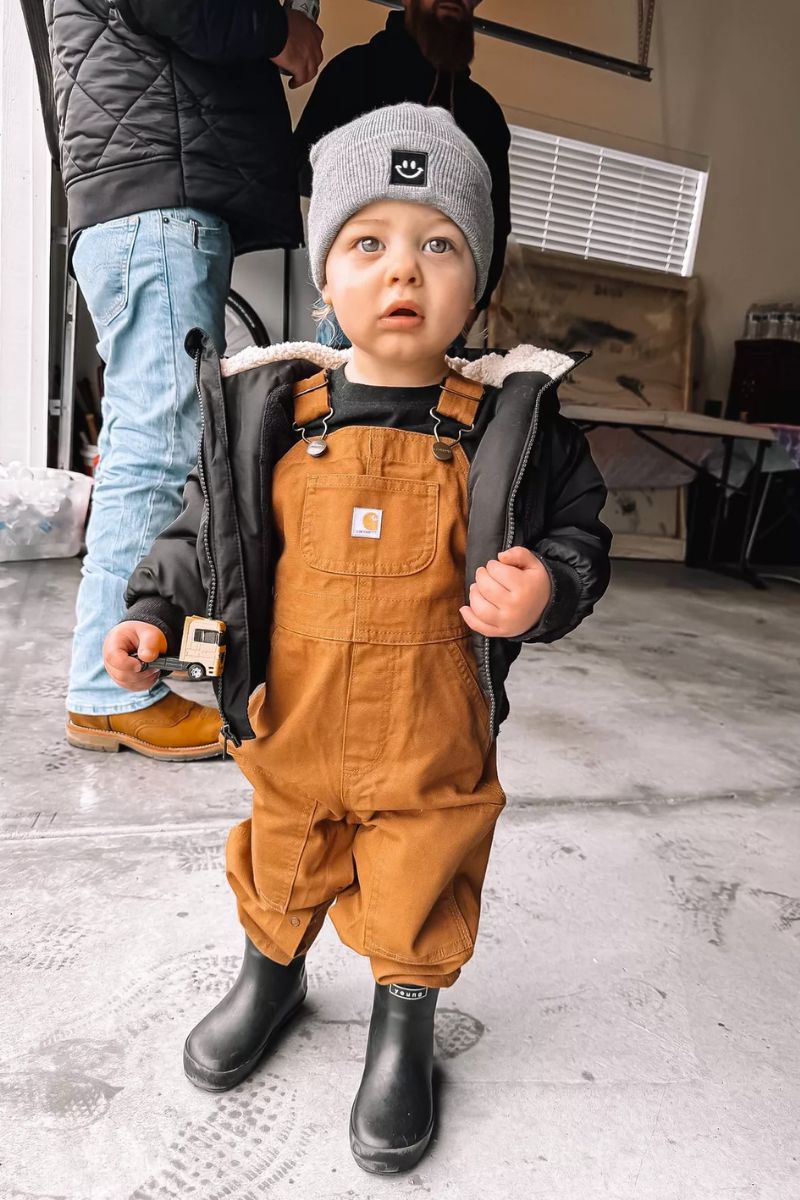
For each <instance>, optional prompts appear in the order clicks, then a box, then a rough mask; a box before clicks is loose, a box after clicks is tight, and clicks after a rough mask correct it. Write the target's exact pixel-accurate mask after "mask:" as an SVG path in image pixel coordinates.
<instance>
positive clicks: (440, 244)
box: [425, 237, 453, 254]
mask: <svg viewBox="0 0 800 1200" xmlns="http://www.w3.org/2000/svg"><path fill="white" fill-rule="evenodd" d="M425 245H426V246H430V248H431V250H433V253H434V254H444V252H445V251H446V250H452V248H453V243H452V242H451V241H450V239H449V238H441V237H440V238H429V239H428V241H427V242H426V243H425Z"/></svg>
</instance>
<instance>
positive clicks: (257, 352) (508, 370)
mask: <svg viewBox="0 0 800 1200" xmlns="http://www.w3.org/2000/svg"><path fill="white" fill-rule="evenodd" d="M352 353H353V352H352V350H334V349H332V348H331V347H330V346H322V345H320V344H319V343H318V342H279V343H278V344H277V345H275V346H248V347H247V348H246V349H245V350H241V351H240V352H239V353H238V354H234V355H232V357H230V358H223V359H221V360H220V369H221V372H222V375H223V377H229V376H231V375H240V374H241V373H242V372H243V371H250V370H252V368H253V367H261V366H264V365H266V364H267V363H275V362H283V361H286V360H288V359H303V360H304V361H306V362H310V363H314V364H315V365H316V366H318V367H319V368H320V369H321V370H322V369H327V370H330V371H333V370H335V369H336V368H337V367H340V366H342V365H343V364H344V363H346V362H349V361H350V358H351V357H352ZM583 357H584V356H583V355H577V356H576V357H574V358H573V357H572V356H571V355H569V354H562V353H561V352H560V351H559V350H545V349H543V348H542V347H540V346H530V345H527V344H525V343H521V344H520V345H519V346H515V347H514V349H513V350H509V351H508V353H507V354H496V353H488V354H484V355H482V356H481V357H480V358H477V359H474V360H471V359H466V358H447V357H445V361H446V363H447V366H448V368H449V369H450V370H451V371H457V372H458V374H459V375H463V376H464V377H465V378H466V379H474V380H476V381H477V382H478V383H483V384H488V385H490V386H491V387H500V386H501V385H502V384H503V382H504V380H505V379H506V378H507V377H508V376H509V375H516V374H519V373H530V372H537V373H541V374H543V375H548V376H549V377H550V378H551V379H554V380H555V379H560V378H561V377H562V376H563V375H566V374H568V373H569V372H570V371H571V370H573V368H574V367H575V365H576V359H577V360H578V361H580V360H581V359H582V358H583Z"/></svg>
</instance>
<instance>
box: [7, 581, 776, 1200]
mask: <svg viewBox="0 0 800 1200" xmlns="http://www.w3.org/2000/svg"><path fill="white" fill-rule="evenodd" d="M78 566H79V564H78V562H77V560H70V561H66V562H50V563H31V564H11V565H9V566H8V567H5V568H3V567H0V608H1V609H2V616H3V620H2V622H1V623H0V647H1V648H2V654H1V655H0V705H2V729H3V731H4V737H3V742H2V749H1V750H0V756H1V757H2V802H1V803H0V810H1V811H0V823H1V825H2V830H3V836H2V840H1V841H0V855H2V859H0V904H1V905H2V910H1V911H2V915H1V916H0V921H2V934H0V966H2V979H3V993H4V996H3V1006H2V1011H1V1012H0V1059H2V1061H0V1076H1V1077H2V1079H1V1081H0V1122H2V1125H1V1127H2V1130H3V1137H2V1142H3V1147H2V1154H1V1155H0V1196H2V1197H3V1198H5V1200H156V1198H158V1200H161V1198H172V1197H175V1198H180V1200H185V1198H196V1200H222V1198H223V1197H224V1198H229V1200H262V1198H263V1197H269V1198H270V1200H288V1198H289V1197H300V1198H302V1200H344V1198H350V1197H355V1198H361V1200H383V1197H390V1196H391V1197H393V1198H396V1200H410V1198H412V1197H414V1198H416V1197H425V1196H428V1197H433V1198H435V1200H441V1198H448V1200H478V1198H480V1200H489V1198H491V1197H504V1198H506V1197H511V1198H512V1200H517V1198H521V1197H525V1198H526V1200H527V1198H528V1197H547V1198H548V1200H562V1198H564V1200H566V1198H569V1200H594V1198H595V1197H613V1198H614V1200H628V1198H629V1197H637V1198H652V1200H705V1198H708V1200H745V1198H747V1200H750V1198H752V1197H761V1198H764V1200H779V1198H780V1200H793V1198H795V1197H800V1168H799V1167H798V1155H800V1149H798V1141H797V1127H798V1118H800V1082H799V1081H800V1043H799V1042H798V1014H799V1013H800V1007H799V1006H798V1001H797V997H798V988H799V986H800V958H799V956H798V951H799V949H800V947H799V946H798V939H799V938H800V878H798V871H799V870H800V868H799V867H798V862H800V797H799V796H798V776H799V772H798V763H797V716H798V710H799V709H800V689H799V688H798V677H799V674H800V672H799V671H798V639H797V615H798V606H799V605H800V593H798V592H797V590H796V589H794V590H792V589H791V588H789V587H787V586H783V585H776V586H775V588H774V589H773V590H771V591H770V592H768V593H757V592H754V591H753V590H751V589H750V588H749V587H747V586H746V585H743V584H740V583H736V582H733V581H729V580H724V579H721V578H717V577H712V576H710V575H707V574H703V573H697V574H696V573H692V572H688V571H686V570H685V569H684V568H682V567H680V566H666V565H659V566H653V565H646V564H617V567H616V573H615V581H614V584H613V586H612V590H611V592H610V593H609V595H608V596H607V598H606V599H605V600H604V601H603V603H602V604H601V606H600V608H599V610H598V613H597V614H596V615H595V616H594V617H593V618H591V619H590V621H589V622H588V623H587V624H586V625H585V626H584V628H583V629H582V630H580V631H579V632H578V633H576V634H574V635H573V636H572V637H570V638H568V639H566V640H565V641H564V642H561V643H558V644H556V645H554V646H552V647H542V648H536V649H534V648H526V649H525V650H524V651H523V658H522V660H521V661H520V663H518V664H517V668H516V670H515V672H514V675H513V684H512V688H511V691H512V702H513V716H512V718H511V720H510V721H509V722H508V724H507V726H506V728H505V730H504V732H503V734H502V737H501V742H500V747H501V775H502V778H503V781H504V784H505V786H506V788H507V791H508V795H509V806H508V809H507V811H506V813H505V814H504V816H503V818H502V820H501V824H500V826H499V828H498V834H497V839H496V842H495V850H494V854H493V857H492V861H491V864H490V869H489V874H488V877H487V885H486V892H485V901H486V902H485V908H484V915H483V921H482V926H481V935H480V938H479V943H478V948H477V951H476V954H475V957H474V959H473V961H472V962H471V963H470V964H468V966H467V967H466V969H465V971H464V974H463V976H462V978H461V980H460V981H459V983H458V984H457V985H456V987H455V988H454V989H452V991H450V992H447V993H445V994H444V995H443V996H442V998H441V1002H440V1011H439V1015H438V1025H437V1044H438V1064H439V1065H438V1073H437V1087H438V1090H439V1103H440V1120H439V1127H438V1133H437V1136H436V1139H435V1141H434V1143H433V1144H432V1148H431V1151H430V1153H429V1155H428V1156H427V1157H426V1158H425V1159H424V1160H423V1162H422V1163H421V1164H420V1166H419V1168H418V1169H417V1170H416V1171H415V1172H413V1173H412V1174H411V1175H410V1176H405V1177H400V1178H395V1179H394V1180H381V1179H373V1178H371V1177H369V1176H367V1175H364V1174H363V1173H362V1172H361V1171H360V1170H359V1169H358V1168H357V1167H356V1166H355V1164H354V1163H353V1161H352V1159H351V1158H350V1153H349V1148H348V1144H347V1118H348V1112H349V1107H350V1103H351V1099H352V1096H353V1094H354V1093H355V1090H356V1088H357V1086H358V1081H359V1078H360V1072H361V1063H362V1055H363V1050H364V1044H365V1037H366V1030H367V1023H368V1019H369V1009H370V1001H371V993H372V985H371V979H370V975H369V969H368V966H367V964H366V963H365V962H364V961H363V960H361V959H359V958H358V957H356V956H355V955H353V954H352V953H351V952H349V951H346V950H345V949H343V948H342V947H341V946H340V945H339V944H338V942H337V940H336V938H335V935H334V933H333V930H332V928H331V926H330V925H327V926H326V928H325V930H324V932H323V935H322V937H321V939H320V941H319V942H318V943H317V945H316V947H315V949H314V951H313V952H312V955H311V958H310V974H311V992H310V1002H309V1005H308V1009H307V1013H306V1015H305V1017H303V1018H302V1019H301V1020H300V1021H298V1023H296V1024H295V1025H294V1026H293V1027H292V1028H291V1030H290V1031H289V1032H288V1033H287V1035H286V1036H285V1037H284V1038H283V1040H282V1041H281V1043H280V1045H279V1048H278V1049H277V1051H276V1053H275V1054H274V1056H273V1057H272V1058H271V1059H270V1060H269V1061H268V1062H267V1063H265V1064H264V1066H263V1067H262V1068H261V1069H260V1070H259V1071H257V1072H256V1074H255V1076H254V1077H253V1078H251V1080H249V1081H248V1082H247V1083H245V1084H243V1085H242V1086H241V1087H240V1088H238V1089H237V1090H235V1091H234V1092H231V1093H229V1094H227V1095H224V1096H216V1097H215V1096H213V1095H209V1094H207V1093H203V1092H199V1091H197V1090H195V1089H194V1088H193V1087H192V1086H191V1085H190V1084H189V1083H188V1082H187V1081H186V1080H185V1078H184V1077H183V1074H182V1070H181V1046H182V1043H183V1039H184V1037H185V1034H186V1032H187V1031H188V1029H189V1028H190V1027H191V1025H192V1024H193V1023H194V1022H195V1021H196V1020H197V1019H199V1017H200V1016H202V1015H203V1014H204V1013H205V1012H206V1011H207V1010H208V1009H209V1008H210V1007H211V1005H212V1004H213V1003H215V1001H216V999H217V998H218V997H219V996H220V995H221V994H222V993H223V992H224V991H225V989H226V987H227V986H228V984H229V983H230V982H231V981H232V980H233V978H234V976H235V974H236V971H237V969H238V964H239V958H240V949H241V934H240V931H239V927H238V925H237V923H236V918H235V914H234V910H233V904H232V898H231V895H230V894H229V891H228V888H227V884H226V882H225V878H224V874H223V868H222V861H223V860H222V848H223V842H224V837H225V833H226V831H227V829H228V827H229V826H230V825H231V824H233V823H234V822H235V821H238V820H240V819H241V818H242V816H243V815H246V810H247V805H248V796H247V792H246V788H245V787H244V786H243V783H242V781H241V780H240V777H239V775H238V773H237V770H236V768H235V766H233V765H232V764H231V763H223V762H221V761H213V762H205V763H196V764H186V765H177V764H158V763H153V762H149V761H147V760H145V759H143V758H140V757H139V756H137V755H135V754H131V753H121V754H118V755H101V754H90V753H87V752H85V751H79V750H73V749H70V748H69V747H68V746H67V745H66V743H65V742H64V740H63V712H62V707H63V698H62V697H63V688H64V677H65V674H66V670H67V663H68V658H69V647H70V631H71V624H72V606H73V601H74V595H75V589H76V585H77V581H78ZM192 694H195V695H197V694H198V692H197V691H194V692H193V693H192ZM200 694H204V693H203V692H202V691H201V693H200Z"/></svg>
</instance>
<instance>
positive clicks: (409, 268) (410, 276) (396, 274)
mask: <svg viewBox="0 0 800 1200" xmlns="http://www.w3.org/2000/svg"><path fill="white" fill-rule="evenodd" d="M418 281H419V263H418V262H417V261H416V258H415V257H414V256H413V255H411V254H402V253H401V254H397V255H395V256H394V257H393V258H392V260H391V261H390V262H387V264H386V282H387V284H390V285H391V284H397V283H417V282H418Z"/></svg>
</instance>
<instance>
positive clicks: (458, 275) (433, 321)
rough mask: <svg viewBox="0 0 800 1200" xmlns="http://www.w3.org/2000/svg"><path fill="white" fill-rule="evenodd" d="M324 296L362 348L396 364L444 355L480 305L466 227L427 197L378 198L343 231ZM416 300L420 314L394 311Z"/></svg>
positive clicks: (333, 249)
mask: <svg viewBox="0 0 800 1200" xmlns="http://www.w3.org/2000/svg"><path fill="white" fill-rule="evenodd" d="M325 276H326V282H325V287H324V289H323V296H324V298H325V300H326V302H327V303H329V304H332V305H333V308H334V311H335V313H336V317H337V319H338V321H339V324H340V325H341V327H342V329H343V330H344V332H345V333H346V334H347V336H348V337H349V339H350V341H351V342H352V343H353V346H354V347H355V348H356V349H359V350H363V351H365V352H367V353H368V354H370V356H372V357H373V358H379V359H384V360H386V361H390V360H394V361H395V362H396V363H397V364H398V365H399V364H402V363H408V362H412V361H415V360H418V359H421V358H434V357H436V356H437V355H440V354H443V353H444V351H445V350H446V349H447V347H448V346H449V345H450V343H451V342H452V341H453V338H455V337H456V336H457V335H458V334H459V333H460V332H461V330H462V329H463V327H464V323H465V321H466V318H467V315H468V314H469V312H470V310H471V309H472V307H473V305H474V294H475V263H474V261H473V258H472V254H471V252H470V249H469V246H468V245H467V242H466V240H465V238H464V235H463V234H462V232H461V230H460V229H459V228H458V226H457V225H455V224H454V223H453V222H452V221H451V220H450V218H449V217H446V216H445V215H444V214H443V213H441V212H439V210H438V208H432V207H431V206H430V205H428V204H412V203H409V202H407V201H404V200H378V201H376V202H375V203H374V204H369V205H367V206H366V208H362V209H361V210H360V212H357V213H356V214H355V215H354V216H353V217H351V218H350V220H349V221H347V222H346V224H344V225H343V226H342V228H341V229H340V230H339V234H338V236H337V238H336V241H335V242H334V243H333V245H332V246H331V249H330V251H329V253H328V258H327V260H326V263H325ZM404 301H405V302H406V304H407V305H412V306H413V307H414V308H415V309H416V310H417V315H416V316H406V317H403V316H391V315H389V314H391V312H392V311H393V309H395V308H397V307H398V306H399V307H405V306H404V304H403V302H404Z"/></svg>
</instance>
